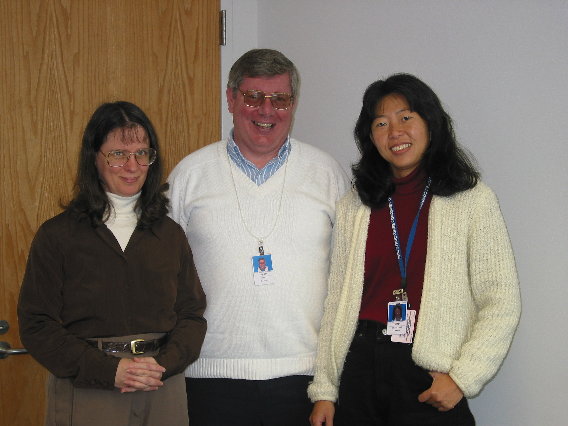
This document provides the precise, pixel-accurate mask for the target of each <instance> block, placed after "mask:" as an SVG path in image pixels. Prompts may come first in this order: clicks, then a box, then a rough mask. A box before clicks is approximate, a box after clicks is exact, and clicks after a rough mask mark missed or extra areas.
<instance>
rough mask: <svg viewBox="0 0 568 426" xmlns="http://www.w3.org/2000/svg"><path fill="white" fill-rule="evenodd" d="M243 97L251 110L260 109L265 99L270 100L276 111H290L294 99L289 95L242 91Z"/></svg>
mask: <svg viewBox="0 0 568 426" xmlns="http://www.w3.org/2000/svg"><path fill="white" fill-rule="evenodd" d="M240 92H241V93H242V95H243V99H244V102H245V105H246V106H248V107H251V108H258V107H259V106H261V105H262V103H263V102H264V99H265V98H268V99H270V103H271V104H272V107H273V108H274V109H280V110H283V109H288V108H290V105H292V99H294V97H293V96H292V95H291V94H289V93H280V92H277V93H265V92H263V91H262V90H245V91H243V90H240Z"/></svg>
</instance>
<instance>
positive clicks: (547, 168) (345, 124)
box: [222, 0, 568, 426]
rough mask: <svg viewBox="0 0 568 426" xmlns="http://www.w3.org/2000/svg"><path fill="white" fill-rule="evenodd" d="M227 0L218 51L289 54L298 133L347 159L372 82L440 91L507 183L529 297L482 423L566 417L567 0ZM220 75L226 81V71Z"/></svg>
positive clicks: (478, 405) (502, 191) (478, 152)
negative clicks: (406, 78) (399, 77)
mask: <svg viewBox="0 0 568 426" xmlns="http://www.w3.org/2000/svg"><path fill="white" fill-rule="evenodd" d="M227 5H228V6H230V7H231V8H232V11H233V19H234V22H233V23H232V30H233V33H232V36H233V37H234V41H233V42H234V45H233V46H232V47H231V46H229V48H228V49H226V50H224V53H223V55H224V61H225V63H228V67H230V65H231V63H232V62H233V60H234V59H236V57H238V56H239V55H240V54H241V53H243V52H244V51H246V50H248V49H249V48H254V47H270V48H275V49H278V50H281V51H282V52H284V53H285V54H286V55H287V56H289V57H290V58H291V59H292V60H293V61H294V62H295V63H296V65H297V66H298V68H299V70H300V73H301V76H302V89H301V97H300V101H299V106H298V110H297V113H296V122H295V126H294V129H293V135H294V136H295V137H296V138H298V139H300V140H303V141H305V142H308V143H312V144H314V145H317V146H319V147H321V148H322V149H324V150H327V151H329V152H330V153H332V154H333V155H334V156H335V157H336V158H337V159H338V160H339V161H340V162H341V163H342V164H343V166H344V167H345V168H346V170H347V169H349V166H350V164H351V163H352V162H353V161H354V160H355V159H356V158H357V150H356V148H355V145H354V142H353V137H352V130H353V125H354V122H355V119H356V117H357V115H358V112H359V109H360V103H361V97H362V94H363V91H364V89H365V88H366V86H367V85H368V84H370V83H371V82H372V81H374V80H376V79H377V78H379V77H386V76H388V75H389V74H391V73H393V72H397V71H404V72H409V73H413V74H415V75H417V76H419V77H420V78H422V79H423V80H424V81H426V82H427V83H428V84H430V86H431V87H432V88H433V89H434V90H435V91H436V92H437V94H438V95H439V97H440V98H441V99H442V102H443V103H444V104H445V106H446V107H447V110H448V111H449V112H450V114H451V116H452V117H453V119H454V121H455V125H456V131H457V134H458V138H459V140H460V141H461V143H462V144H463V145H464V146H466V147H467V148H468V149H469V150H470V151H471V152H472V153H473V154H474V156H475V157H476V158H477V160H478V162H479V165H480V168H481V170H482V173H483V179H484V180H485V181H486V182H487V183H489V185H490V186H492V187H493V189H494V190H495V191H496V192H497V194H498V196H499V199H500V202H501V208H502V210H503V214H504V215H505V219H506V221H507V224H508V227H509V232H510V235H511V239H512V241H513V246H514V249H515V255H516V260H517V266H518V270H519V276H520V280H521V290H522V297H523V315H522V319H521V324H520V326H519V329H518V331H517V335H516V337H515V340H514V343H513V346H512V348H511V351H510V353H509V355H508V357H507V359H506V360H505V363H504V365H503V367H502V369H501V371H500V372H499V374H498V375H497V376H496V378H495V379H494V380H493V381H492V382H490V383H489V384H488V385H487V386H486V388H485V389H484V390H483V392H482V393H481V395H480V396H479V397H477V398H475V399H473V400H471V405H472V409H473V411H474V414H475V415H476V418H477V420H478V424H479V425H480V426H498V425H507V426H523V425H526V426H534V425H546V426H549V425H550V426H556V425H558V426H560V425H564V424H566V419H565V418H566V412H567V411H566V405H567V404H568V391H567V387H566V384H565V382H566V380H567V379H568V362H567V358H568V356H567V352H568V342H567V339H566V338H567V337H568V332H566V331H565V330H566V328H565V327H566V325H567V324H568V315H567V307H566V305H567V302H568V282H567V281H568V280H567V277H568V262H567V260H568V259H567V258H568V256H567V254H568V243H567V240H568V220H567V217H568V172H567V171H566V165H567V163H568V137H567V133H568V131H567V130H566V129H565V127H566V125H567V124H568V108H567V106H566V100H567V99H568V2H567V1H566V0H540V1H536V0H533V1H528V0H477V1H465V0H462V1H455V0H431V1H424V0H399V1H389V0H376V1H371V0H366V1H364V0H353V1H349V2H348V1H344V0H286V1H282V0H261V1H255V0H223V6H227ZM239 16H240V17H239ZM251 17H253V18H251ZM239 19H244V21H242V22H244V24H243V25H239V22H237V21H238V20H239ZM251 20H252V21H251ZM251 22H252V24H251ZM254 25H256V28H252V27H253V26H254ZM226 70H228V68H226ZM223 78H224V81H223V82H222V85H223V87H224V85H225V83H226V72H224V75H223ZM223 110H224V111H226V108H225V107H223ZM225 119H226V121H225V122H224V123H225V124H226V123H228V122H230V116H229V115H228V114H226V115H225ZM226 131H227V127H225V128H224V134H226V133H227V132H226Z"/></svg>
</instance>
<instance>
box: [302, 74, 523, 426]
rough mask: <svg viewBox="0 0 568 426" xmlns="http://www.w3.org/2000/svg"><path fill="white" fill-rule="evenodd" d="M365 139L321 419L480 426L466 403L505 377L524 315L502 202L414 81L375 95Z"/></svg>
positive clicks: (323, 351)
mask: <svg viewBox="0 0 568 426" xmlns="http://www.w3.org/2000/svg"><path fill="white" fill-rule="evenodd" d="M355 138H356V140H357V144H358V148H359V150H360V152H361V159H360V161H359V162H358V163H357V164H356V165H355V166H354V167H353V175H354V183H355V185H354V186H355V187H354V189H353V190H352V191H351V193H349V194H347V195H346V196H345V197H344V198H343V199H342V200H341V201H340V202H339V203H338V206H337V211H336V225H335V228H334V246H333V254H332V260H331V271H330V278H329V295H328V297H327V300H326V305H325V314H324V317H323V320H322V326H321V331H320V337H319V347H318V356H317V360H316V370H315V376H314V381H313V382H312V383H311V384H310V386H309V388H308V394H309V396H310V398H311V400H312V401H313V402H315V405H314V410H313V412H312V415H311V417H310V421H311V424H312V425H313V426H321V425H324V424H325V425H326V426H332V425H335V426H342V425H357V426H365V425H391V424H397V425H452V426H456V425H474V424H475V421H474V418H473V415H472V414H471V412H470V410H469V407H468V404H467V398H469V397H473V396H475V395H477V394H478V393H479V392H480V390H481V388H482V387H483V386H484V385H485V384H486V383H487V382H488V381H489V380H490V379H491V378H492V377H493V376H494V375H495V373H496V372H497V370H498V368H499V366H500V365H501V363H502V361H503V359H504V357H505V356H506V354H507V351H508V349H509V346H510V344H511V340H512V338H513V334H514V332H515V329H516V327H517V324H518V321H519V316H520V295H519V285H518V279H517V273H516V268H515V260H514V257H513V252H512V249H511V244H510V241H509V237H508V234H507V230H506V227H505V223H504V221H503V217H502V215H501V212H500V209H499V204H498V201H497V198H496V196H495V195H494V193H493V192H492V191H491V189H489V188H488V187H487V186H486V185H485V184H483V183H482V182H480V181H479V174H478V172H477V171H476V170H475V168H474V167H473V165H472V163H471V161H470V160H469V159H468V157H467V156H466V155H465V153H464V152H463V151H462V150H461V149H460V148H459V146H458V144H457V143H456V140H455V136H454V132H453V128H452V123H451V119H450V117H449V116H448V114H447V113H446V112H445V111H444V109H443V107H442V105H441V103H440V101H439V99H438V97H437V96H436V94H435V93H434V92H433V91H432V89H431V88H430V87H428V86H427V85H426V84H425V83H423V82H422V81H420V80H419V79H417V78H416V77H414V76H411V75H408V74H395V75H392V76H390V77H389V78H387V79H386V80H378V81H376V82H374V83H373V84H371V85H370V86H369V87H368V88H367V90H366V92H365V95H364V97H363V106H362V109H361V113H360V115H359V119H358V120H357V124H356V127H355ZM396 305H402V306H403V307H404V318H403V320H402V321H394V320H393V318H392V312H393V308H394V306H396ZM397 309H398V307H397ZM389 318H390V319H389Z"/></svg>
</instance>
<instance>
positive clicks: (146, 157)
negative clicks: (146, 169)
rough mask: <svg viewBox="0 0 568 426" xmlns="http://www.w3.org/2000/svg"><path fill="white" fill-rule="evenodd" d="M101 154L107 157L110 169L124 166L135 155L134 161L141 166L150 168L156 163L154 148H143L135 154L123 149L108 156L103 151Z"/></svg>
mask: <svg viewBox="0 0 568 426" xmlns="http://www.w3.org/2000/svg"><path fill="white" fill-rule="evenodd" d="M99 152H100V153H101V154H102V155H104V156H105V157H106V161H107V164H108V165H109V166H110V167H122V166H124V165H125V164H126V163H128V160H130V156H131V155H134V159H135V160H136V162H137V163H138V164H139V165H141V166H149V165H151V164H152V163H153V162H154V161H156V150H155V149H154V148H143V149H139V150H138V151H134V152H130V151H125V150H122V149H115V150H113V151H109V152H107V153H106V154H105V153H104V152H102V151H99Z"/></svg>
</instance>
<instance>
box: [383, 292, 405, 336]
mask: <svg viewBox="0 0 568 426" xmlns="http://www.w3.org/2000/svg"><path fill="white" fill-rule="evenodd" d="M407 305H408V302H406V301H403V300H400V301H396V302H389V304H388V322H387V334H388V335H390V336H392V335H398V334H406V325H407V312H406V311H407V307H408V306H407Z"/></svg>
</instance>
